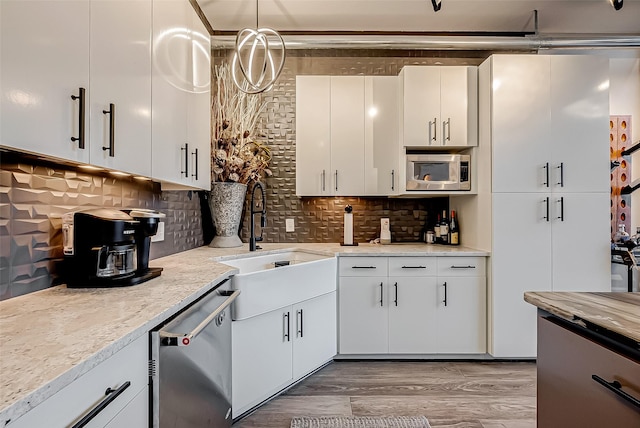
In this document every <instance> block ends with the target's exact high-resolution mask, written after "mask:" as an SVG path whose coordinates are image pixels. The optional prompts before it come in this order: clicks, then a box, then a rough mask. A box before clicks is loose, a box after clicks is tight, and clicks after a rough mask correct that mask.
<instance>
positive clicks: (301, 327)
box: [298, 309, 304, 337]
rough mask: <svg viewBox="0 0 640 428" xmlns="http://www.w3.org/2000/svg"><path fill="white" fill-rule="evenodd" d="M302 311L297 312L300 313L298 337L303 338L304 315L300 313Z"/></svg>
mask: <svg viewBox="0 0 640 428" xmlns="http://www.w3.org/2000/svg"><path fill="white" fill-rule="evenodd" d="M302 311H303V310H302V309H300V310H299V311H298V312H300V329H299V331H298V333H300V337H304V327H303V324H302V323H303V322H304V321H303V320H304V313H303V312H302Z"/></svg>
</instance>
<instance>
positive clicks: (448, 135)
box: [442, 117, 451, 142]
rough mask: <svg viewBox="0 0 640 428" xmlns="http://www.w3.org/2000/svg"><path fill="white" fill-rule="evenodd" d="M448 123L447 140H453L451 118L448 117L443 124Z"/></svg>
mask: <svg viewBox="0 0 640 428" xmlns="http://www.w3.org/2000/svg"><path fill="white" fill-rule="evenodd" d="M444 123H446V124H447V138H446V140H447V141H449V142H451V118H450V117H448V118H447V121H446V122H443V124H444ZM442 135H444V129H443V130H442Z"/></svg>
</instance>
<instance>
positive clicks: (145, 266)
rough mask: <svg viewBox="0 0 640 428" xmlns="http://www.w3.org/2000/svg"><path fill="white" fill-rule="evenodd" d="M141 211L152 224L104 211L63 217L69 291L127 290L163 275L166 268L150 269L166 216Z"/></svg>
mask: <svg viewBox="0 0 640 428" xmlns="http://www.w3.org/2000/svg"><path fill="white" fill-rule="evenodd" d="M129 211H131V212H133V211H134V210H129ZM141 211H144V212H146V213H145V214H144V215H146V216H148V217H146V218H150V219H152V220H144V217H143V220H142V221H140V220H139V219H138V218H135V217H133V216H131V215H130V214H127V213H126V212H123V211H119V210H113V209H104V208H99V209H91V210H85V211H77V212H72V213H67V214H65V215H64V216H63V224H62V232H63V241H64V255H65V264H64V269H63V276H64V279H65V281H66V283H67V286H68V287H71V288H86V287H123V286H129V285H135V284H139V283H141V282H144V281H148V280H149V279H151V278H155V277H157V276H159V275H160V272H162V268H149V247H150V243H151V236H153V235H155V233H156V232H157V230H158V225H157V223H158V219H159V218H161V217H164V214H161V213H157V212H155V211H154V212H153V213H155V214H153V215H152V212H151V211H150V210H141ZM134 214H135V212H134ZM141 216H143V214H141Z"/></svg>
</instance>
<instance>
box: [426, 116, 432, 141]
mask: <svg viewBox="0 0 640 428" xmlns="http://www.w3.org/2000/svg"><path fill="white" fill-rule="evenodd" d="M427 127H428V128H429V145H431V141H433V137H432V136H431V121H428V122H427Z"/></svg>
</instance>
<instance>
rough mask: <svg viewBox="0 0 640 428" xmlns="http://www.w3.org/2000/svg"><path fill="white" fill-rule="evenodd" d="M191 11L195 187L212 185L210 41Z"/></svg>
mask: <svg viewBox="0 0 640 428" xmlns="http://www.w3.org/2000/svg"><path fill="white" fill-rule="evenodd" d="M189 12H190V15H191V56H190V58H191V59H190V64H191V66H192V70H193V72H192V73H191V77H192V81H191V91H190V92H189V104H188V106H187V113H188V115H187V120H188V122H187V124H188V126H187V141H188V142H189V159H188V162H189V171H188V175H189V177H187V178H188V179H189V181H190V184H192V185H194V186H195V187H198V188H201V189H205V190H210V189H211V161H210V159H211V41H210V39H209V33H208V31H207V29H206V28H205V26H204V24H203V23H202V21H201V20H200V18H199V17H198V15H197V14H196V12H195V10H193V8H189Z"/></svg>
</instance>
